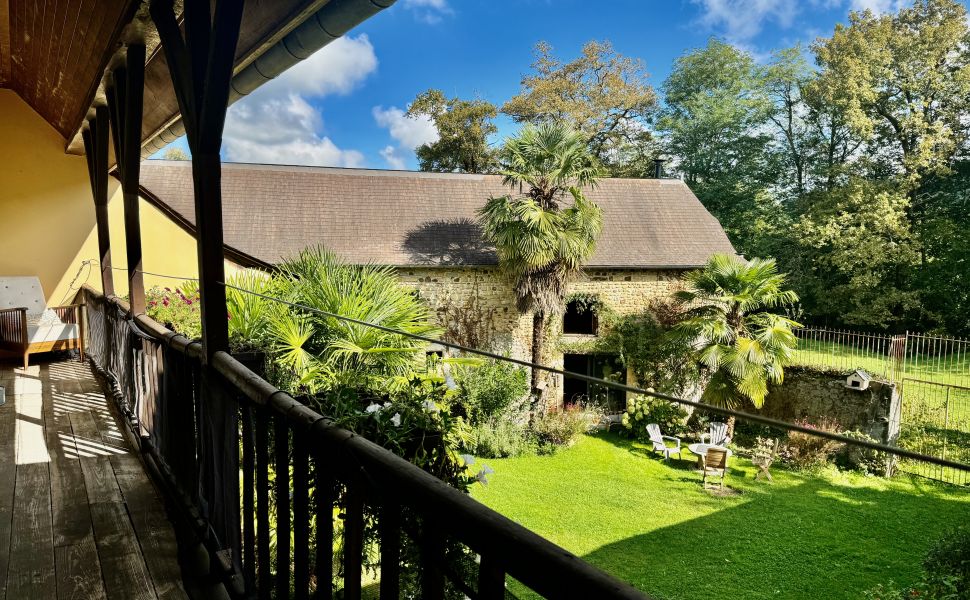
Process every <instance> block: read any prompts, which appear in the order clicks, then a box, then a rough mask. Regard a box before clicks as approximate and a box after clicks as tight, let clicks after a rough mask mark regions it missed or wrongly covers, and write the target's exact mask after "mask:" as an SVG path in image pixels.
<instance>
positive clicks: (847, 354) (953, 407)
mask: <svg viewBox="0 0 970 600" xmlns="http://www.w3.org/2000/svg"><path fill="white" fill-rule="evenodd" d="M797 335H798V338H799V344H798V350H796V352H795V356H794V362H795V364H799V365H802V366H808V367H815V368H821V369H835V370H838V371H848V370H851V369H856V368H862V369H865V370H866V371H868V372H869V373H871V374H873V375H874V376H876V377H878V378H880V379H884V380H887V381H889V382H891V383H895V384H896V385H897V386H898V388H899V394H900V399H901V402H900V404H901V407H900V415H899V440H898V444H899V445H900V446H902V447H903V448H906V449H908V450H914V451H916V452H920V453H922V454H928V455H931V456H938V457H941V458H948V459H951V460H955V461H959V462H963V463H968V464H970V341H968V340H965V339H960V338H953V337H945V336H933V335H923V334H919V333H909V332H907V333H906V334H901V335H886V334H875V333H864V332H853V331H838V330H832V329H813V328H806V329H801V330H798V331H797ZM898 468H899V469H900V470H902V471H905V472H907V473H913V474H915V475H921V476H923V477H929V478H931V479H936V480H940V481H945V482H948V483H954V484H958V485H970V475H968V474H967V473H966V472H962V471H956V470H954V469H951V468H946V467H939V466H936V465H930V464H927V463H924V462H918V461H903V462H901V463H900V464H899V465H898Z"/></svg>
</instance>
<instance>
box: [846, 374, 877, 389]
mask: <svg viewBox="0 0 970 600" xmlns="http://www.w3.org/2000/svg"><path fill="white" fill-rule="evenodd" d="M871 380H872V377H870V376H869V374H868V373H866V372H865V371H863V370H862V369H857V370H855V371H853V372H852V373H850V374H849V376H848V377H846V378H845V387H847V388H849V389H852V390H860V391H862V390H866V389H869V381H871Z"/></svg>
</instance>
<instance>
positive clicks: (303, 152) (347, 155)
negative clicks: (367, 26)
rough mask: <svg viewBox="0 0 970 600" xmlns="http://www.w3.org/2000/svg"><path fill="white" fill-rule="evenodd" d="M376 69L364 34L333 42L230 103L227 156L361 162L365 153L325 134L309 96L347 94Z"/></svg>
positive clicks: (347, 163)
mask: <svg viewBox="0 0 970 600" xmlns="http://www.w3.org/2000/svg"><path fill="white" fill-rule="evenodd" d="M376 69H377V57H376V55H375V54H374V47H373V46H372V45H371V43H370V40H369V39H368V38H367V36H366V35H360V36H358V37H356V38H353V37H342V38H338V39H336V40H334V41H333V42H332V43H330V44H329V45H327V46H326V47H324V48H323V49H321V50H320V51H318V52H317V53H315V54H313V55H312V56H310V57H309V58H307V59H306V60H304V61H302V62H300V63H297V64H296V65H294V66H293V67H292V68H290V69H289V70H287V71H285V72H284V73H283V74H282V75H280V76H279V77H277V78H276V79H274V80H272V81H269V82H267V83H266V84H265V85H263V86H262V87H260V88H259V89H257V90H256V91H255V92H253V93H252V94H250V95H249V96H248V97H246V98H243V99H242V100H240V101H239V102H237V103H236V104H234V105H233V106H232V107H230V109H229V112H228V114H227V116H226V128H225V134H224V136H223V137H224V139H225V144H224V148H225V152H226V158H227V159H228V160H230V161H236V162H264V163H278V164H301V165H320V166H342V167H359V166H363V165H364V156H363V154H361V153H360V152H358V151H356V150H344V149H341V148H339V147H338V146H337V145H336V144H335V143H334V142H333V141H332V140H331V139H330V138H328V137H326V136H325V135H323V117H322V115H321V114H320V111H319V110H318V109H317V108H316V107H314V106H313V105H311V104H310V102H309V101H308V98H323V97H326V96H329V95H333V94H348V93H350V92H352V91H353V90H354V89H356V88H357V87H358V86H359V85H360V84H361V83H362V82H363V81H364V80H365V79H366V78H367V76H368V75H370V74H371V73H373V72H374V71H375V70H376Z"/></svg>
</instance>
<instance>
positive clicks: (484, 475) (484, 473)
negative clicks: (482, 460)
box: [475, 465, 495, 485]
mask: <svg viewBox="0 0 970 600" xmlns="http://www.w3.org/2000/svg"><path fill="white" fill-rule="evenodd" d="M494 472H495V471H494V470H492V467H490V466H488V465H482V470H481V471H479V472H478V474H477V475H475V479H477V480H478V482H479V483H481V484H482V485H488V476H489V475H491V474H492V473H494Z"/></svg>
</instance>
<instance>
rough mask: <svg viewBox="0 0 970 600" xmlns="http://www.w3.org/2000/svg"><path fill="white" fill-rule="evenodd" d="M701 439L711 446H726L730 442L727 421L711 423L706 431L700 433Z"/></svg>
mask: <svg viewBox="0 0 970 600" xmlns="http://www.w3.org/2000/svg"><path fill="white" fill-rule="evenodd" d="M701 441H702V442H703V443H705V444H710V445H711V446H727V445H728V444H730V443H731V436H729V435H728V426H727V423H718V422H716V421H715V422H713V423H711V425H710V427H709V428H708V431H707V433H702V434H701Z"/></svg>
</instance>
